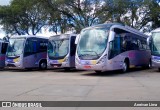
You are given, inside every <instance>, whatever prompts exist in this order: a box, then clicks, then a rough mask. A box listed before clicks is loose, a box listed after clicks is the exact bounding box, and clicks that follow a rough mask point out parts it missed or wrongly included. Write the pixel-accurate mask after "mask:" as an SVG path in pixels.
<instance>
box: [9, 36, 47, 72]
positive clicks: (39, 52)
mask: <svg viewBox="0 0 160 110" xmlns="http://www.w3.org/2000/svg"><path fill="white" fill-rule="evenodd" d="M47 45H48V38H45V37H41V36H34V35H28V36H14V37H12V38H10V39H9V45H8V49H7V53H6V66H7V67H10V68H21V69H32V68H39V69H47Z"/></svg>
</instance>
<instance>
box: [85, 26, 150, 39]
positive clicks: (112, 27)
mask: <svg viewBox="0 0 160 110" xmlns="http://www.w3.org/2000/svg"><path fill="white" fill-rule="evenodd" d="M92 28H106V29H108V30H113V29H114V28H119V29H123V30H125V31H128V32H131V33H134V34H136V35H139V36H143V37H144V38H148V36H147V35H145V34H143V33H142V32H140V31H138V30H136V29H134V28H131V27H129V26H127V25H124V24H121V23H104V24H99V25H95V26H91V27H87V28H85V29H83V30H86V29H92Z"/></svg>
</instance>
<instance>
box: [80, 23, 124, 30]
mask: <svg viewBox="0 0 160 110" xmlns="http://www.w3.org/2000/svg"><path fill="white" fill-rule="evenodd" d="M114 25H120V26H124V24H121V23H104V24H98V25H94V26H90V27H87V28H84V29H83V30H86V29H92V28H106V29H109V28H110V27H112V26H114Z"/></svg>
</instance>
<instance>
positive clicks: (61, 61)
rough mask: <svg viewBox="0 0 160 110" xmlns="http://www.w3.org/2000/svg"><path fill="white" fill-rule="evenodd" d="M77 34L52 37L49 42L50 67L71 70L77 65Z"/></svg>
mask: <svg viewBox="0 0 160 110" xmlns="http://www.w3.org/2000/svg"><path fill="white" fill-rule="evenodd" d="M76 36H77V35H75V34H61V35H56V36H52V37H50V39H49V43H48V66H49V68H64V69H65V70H69V69H70V68H74V67H75V52H76V44H75V40H76Z"/></svg>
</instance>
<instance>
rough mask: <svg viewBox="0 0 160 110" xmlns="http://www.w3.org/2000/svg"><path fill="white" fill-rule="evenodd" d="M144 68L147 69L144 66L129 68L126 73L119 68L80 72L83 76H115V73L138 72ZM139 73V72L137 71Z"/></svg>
mask: <svg viewBox="0 0 160 110" xmlns="http://www.w3.org/2000/svg"><path fill="white" fill-rule="evenodd" d="M144 70H148V69H145V68H140V67H139V68H132V69H130V70H129V71H128V72H126V73H123V72H122V71H120V70H115V71H105V72H100V73H96V72H90V73H86V74H82V75H84V76H102V77H103V76H117V75H122V76H123V75H126V74H132V73H133V74H136V72H137V73H138V72H140V71H144ZM138 74H140V73H138Z"/></svg>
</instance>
